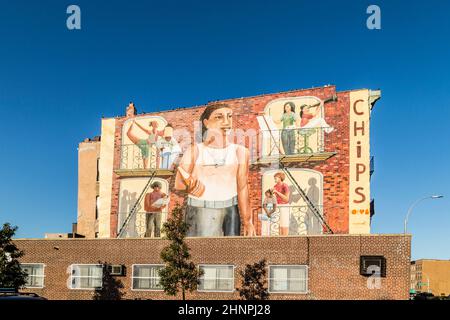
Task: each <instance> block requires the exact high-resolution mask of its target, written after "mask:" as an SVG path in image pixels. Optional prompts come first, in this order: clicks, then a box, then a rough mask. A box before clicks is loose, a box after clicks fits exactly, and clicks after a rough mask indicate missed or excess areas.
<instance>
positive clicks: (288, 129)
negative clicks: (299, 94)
mask: <svg viewBox="0 0 450 320" xmlns="http://www.w3.org/2000/svg"><path fill="white" fill-rule="evenodd" d="M299 121H300V119H299V117H298V116H297V114H295V104H294V103H293V102H290V101H289V102H286V103H285V104H284V106H283V115H282V116H281V119H280V120H275V119H274V122H275V123H276V124H280V123H282V124H283V130H282V131H281V143H282V145H283V150H284V153H285V154H287V155H291V154H294V152H295V126H296V125H297V126H298V125H299Z"/></svg>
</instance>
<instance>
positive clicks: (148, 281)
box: [132, 264, 164, 290]
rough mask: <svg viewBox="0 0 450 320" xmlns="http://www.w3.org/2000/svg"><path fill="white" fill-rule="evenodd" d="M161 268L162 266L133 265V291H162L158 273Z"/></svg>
mask: <svg viewBox="0 0 450 320" xmlns="http://www.w3.org/2000/svg"><path fill="white" fill-rule="evenodd" d="M163 267H164V266H163V265H148V264H135V265H133V275H132V278H133V279H132V282H133V290H162V289H163V288H162V287H161V285H160V284H159V280H160V277H159V274H158V271H159V270H161V269H162V268H163Z"/></svg>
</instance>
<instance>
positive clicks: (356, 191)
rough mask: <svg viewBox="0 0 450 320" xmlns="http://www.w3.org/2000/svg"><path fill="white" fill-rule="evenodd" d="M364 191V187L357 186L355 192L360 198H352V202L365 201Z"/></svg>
mask: <svg viewBox="0 0 450 320" xmlns="http://www.w3.org/2000/svg"><path fill="white" fill-rule="evenodd" d="M363 192H364V188H363V187H358V188H356V189H355V193H356V194H357V195H358V196H360V197H361V198H360V199H359V200H353V202H354V203H363V202H364V201H366V196H365V194H364V193H363Z"/></svg>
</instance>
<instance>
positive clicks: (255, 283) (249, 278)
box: [237, 259, 269, 300]
mask: <svg viewBox="0 0 450 320" xmlns="http://www.w3.org/2000/svg"><path fill="white" fill-rule="evenodd" d="M239 273H240V275H241V277H242V284H241V288H238V289H237V291H238V292H239V295H240V296H241V299H243V300H267V299H269V291H268V290H267V287H266V259H262V260H260V261H259V262H257V263H254V264H247V265H246V267H245V270H244V271H240V272H239Z"/></svg>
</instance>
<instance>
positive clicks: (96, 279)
mask: <svg viewBox="0 0 450 320" xmlns="http://www.w3.org/2000/svg"><path fill="white" fill-rule="evenodd" d="M102 280H103V266H102V265H101V264H73V265H72V266H71V276H70V283H71V289H97V288H101V287H102V282H103V281H102Z"/></svg>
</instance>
